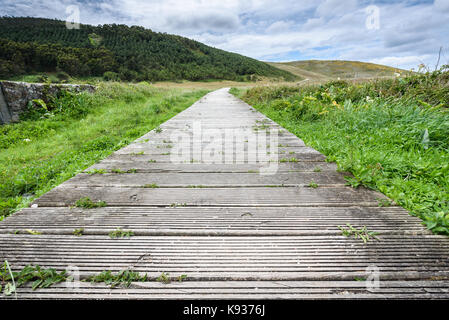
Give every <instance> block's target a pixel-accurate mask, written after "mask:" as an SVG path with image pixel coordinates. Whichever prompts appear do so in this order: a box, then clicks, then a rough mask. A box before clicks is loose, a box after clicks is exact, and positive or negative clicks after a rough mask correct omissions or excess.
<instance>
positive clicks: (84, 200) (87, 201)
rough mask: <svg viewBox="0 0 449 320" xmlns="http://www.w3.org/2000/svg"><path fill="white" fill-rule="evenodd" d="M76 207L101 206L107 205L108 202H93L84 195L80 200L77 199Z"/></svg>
mask: <svg viewBox="0 0 449 320" xmlns="http://www.w3.org/2000/svg"><path fill="white" fill-rule="evenodd" d="M75 207H77V208H84V209H92V208H101V207H106V202H104V201H97V202H93V201H92V200H91V199H90V198H89V197H84V198H81V199H79V200H76V202H75Z"/></svg>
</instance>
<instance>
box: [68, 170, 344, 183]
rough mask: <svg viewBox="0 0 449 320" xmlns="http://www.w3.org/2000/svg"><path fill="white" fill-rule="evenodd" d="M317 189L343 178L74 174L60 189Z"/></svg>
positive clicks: (324, 175)
mask: <svg viewBox="0 0 449 320" xmlns="http://www.w3.org/2000/svg"><path fill="white" fill-rule="evenodd" d="M311 182H315V183H317V184H319V185H333V186H344V185H345V183H346V181H345V179H344V178H343V174H341V173H338V172H295V173H293V172H291V173H278V174H276V175H261V174H258V173H163V174H162V173H125V172H124V173H106V174H78V175H77V176H75V177H74V178H72V179H70V180H68V181H66V182H65V183H63V184H62V185H61V186H64V187H74V186H78V187H144V186H146V185H151V184H156V185H157V186H159V187H178V186H180V187H189V186H190V187H194V186H201V187H258V186H261V187H270V186H298V185H302V186H308V185H309V184H310V183H311Z"/></svg>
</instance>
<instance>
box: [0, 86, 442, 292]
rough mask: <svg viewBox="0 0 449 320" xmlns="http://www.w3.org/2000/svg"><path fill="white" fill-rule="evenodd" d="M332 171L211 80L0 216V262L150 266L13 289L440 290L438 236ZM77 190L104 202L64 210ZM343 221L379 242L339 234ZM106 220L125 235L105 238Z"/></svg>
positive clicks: (97, 268) (82, 270)
mask: <svg viewBox="0 0 449 320" xmlns="http://www.w3.org/2000/svg"><path fill="white" fill-rule="evenodd" d="M268 133H269V134H268ZM255 137H256V138H255ZM95 170H96V171H95ZM94 172H97V173H96V174H94ZM105 172H106V173H105ZM343 177H344V174H343V173H339V172H337V171H336V165H335V164H333V163H328V162H325V157H324V156H323V155H322V154H320V153H319V152H317V151H316V150H314V149H312V148H310V147H307V146H305V145H304V142H303V141H302V140H300V139H299V138H297V137H296V136H295V135H293V134H291V133H289V132H287V131H286V130H285V129H282V128H281V127H280V126H279V125H278V124H276V123H274V122H273V121H271V120H269V119H267V118H266V117H265V116H264V115H262V114H261V113H259V112H257V111H256V110H254V109H253V108H252V107H250V106H249V105H247V104H245V103H244V102H242V101H241V100H239V99H237V98H236V97H234V96H232V95H231V94H229V93H228V90H227V89H220V90H217V91H214V92H212V93H209V94H208V95H206V96H205V97H203V98H202V99H200V100H199V101H197V102H196V103H195V104H193V105H192V106H191V107H190V108H188V109H186V110H185V111H183V112H181V113H180V114H178V115H177V116H175V117H173V118H172V119H170V120H169V121H167V122H165V123H164V124H162V125H161V126H160V129H157V130H153V131H151V132H149V133H148V134H146V135H144V136H143V137H141V138H139V139H137V140H136V141H135V142H133V143H132V144H130V145H129V146H127V147H125V148H123V149H121V150H118V151H117V152H115V153H114V154H112V155H111V156H110V157H108V158H106V159H104V160H102V161H101V162H99V163H97V164H95V165H94V166H92V167H91V168H88V169H87V170H85V172H84V173H81V174H78V175H77V176H75V177H74V178H72V179H70V180H68V181H66V182H65V183H63V184H61V185H60V186H58V187H56V188H54V189H53V190H51V191H50V192H48V193H47V194H45V195H43V196H42V197H40V198H39V199H37V200H36V201H35V202H34V205H33V207H31V208H26V209H23V210H22V211H20V212H18V213H15V214H14V215H12V216H11V217H9V218H7V219H6V220H5V221H3V222H0V261H3V260H5V259H7V260H8V262H9V263H10V265H12V266H13V268H14V269H16V270H18V269H20V268H22V267H23V266H25V265H27V264H34V265H40V266H41V267H53V268H56V269H58V270H66V269H68V270H72V272H73V270H75V275H76V276H77V275H79V276H80V278H81V279H83V278H86V277H88V276H89V275H93V274H98V273H100V272H101V271H103V270H112V271H120V270H126V269H129V270H133V271H138V272H141V273H147V274H148V275H149V276H151V280H150V281H147V282H136V283H132V285H131V286H130V287H129V288H125V287H123V286H119V287H116V288H110V287H109V286H107V285H106V284H104V283H98V284H91V283H88V282H75V283H69V284H68V285H67V284H66V283H60V284H57V285H54V286H52V287H50V288H46V289H37V290H35V291H33V290H31V287H30V286H25V287H22V288H19V289H18V292H17V294H18V298H22V299H26V298H33V299H49V298H74V299H96V298H98V299H107V298H114V299H120V298H123V299H130V298H135V299H137V298H142V299H239V298H245V299H251V298H255V299H286V298H287V299H288V298H290V299H319V298H337V299H366V298H368V299H373V298H374V299H375V298H380V299H385V298H389V299H391V298H397V299H407V298H433V299H438V298H446V299H447V298H449V280H448V279H449V239H448V238H447V237H444V236H436V235H432V234H431V233H429V232H428V231H427V230H425V228H424V227H423V226H422V225H421V223H420V220H419V219H418V218H415V217H412V216H410V215H409V214H408V213H407V212H406V211H405V210H404V209H402V208H400V207H397V206H389V207H380V206H379V202H380V199H384V201H383V202H385V201H386V198H385V197H384V196H383V195H382V194H380V193H377V192H374V191H371V190H367V189H364V188H358V189H353V188H351V187H349V186H345V180H344V178H343ZM83 197H89V198H90V199H91V200H93V201H105V202H106V204H107V205H106V207H103V208H94V209H80V208H73V207H71V206H73V204H74V203H75V202H76V201H77V200H79V199H80V198H83ZM36 205H37V206H36ZM347 223H349V224H351V225H352V226H355V227H357V228H361V227H362V226H366V227H367V229H368V230H369V231H375V232H379V235H378V238H379V240H375V239H372V240H371V241H368V242H367V243H366V244H365V243H364V242H363V241H362V240H361V239H355V238H353V237H345V236H343V235H342V232H341V230H340V229H339V228H338V227H339V226H345V225H346V224H347ZM79 228H84V234H83V235H82V236H75V235H73V232H74V230H75V229H79ZM117 228H121V229H122V230H131V231H132V232H133V233H134V236H132V237H129V238H121V239H111V238H110V237H109V236H108V234H109V233H110V232H111V231H113V230H116V229H117ZM26 229H32V230H36V231H39V232H41V233H42V234H41V235H31V234H27V232H25V231H24V230H26ZM17 230H21V231H22V232H19V233H18V234H14V233H15V232H16V231H17ZM162 273H164V274H165V275H167V274H168V277H169V278H170V279H171V280H172V281H171V282H170V283H167V284H166V283H161V282H158V281H155V280H154V279H155V278H156V277H158V276H160V275H161V274H162ZM182 275H185V276H183V277H182V279H183V281H178V277H180V276H182ZM184 278H185V279H184ZM3 298H4V297H3ZM10 298H14V295H13V296H11V297H10Z"/></svg>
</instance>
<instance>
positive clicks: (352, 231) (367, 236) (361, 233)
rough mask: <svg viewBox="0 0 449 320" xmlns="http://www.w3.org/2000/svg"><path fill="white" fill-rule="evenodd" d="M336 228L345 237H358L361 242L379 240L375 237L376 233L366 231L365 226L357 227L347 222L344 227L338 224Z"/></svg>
mask: <svg viewBox="0 0 449 320" xmlns="http://www.w3.org/2000/svg"><path fill="white" fill-rule="evenodd" d="M338 229H340V230H341V234H342V235H343V236H345V237H348V238H349V237H351V236H352V237H354V238H355V239H358V238H360V239H361V240H362V241H363V243H367V242H368V241H370V240H371V239H375V240H379V238H378V237H377V235H378V233H377V232H373V231H368V229H367V228H366V226H363V227H361V228H360V229H357V228H355V227H353V226H352V225H351V224H349V223H347V224H346V228H345V227H342V226H338Z"/></svg>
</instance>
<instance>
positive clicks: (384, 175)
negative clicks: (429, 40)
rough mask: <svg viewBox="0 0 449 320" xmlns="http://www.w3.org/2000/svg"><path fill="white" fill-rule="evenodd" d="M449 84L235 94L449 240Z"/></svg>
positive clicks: (446, 76) (419, 81) (443, 77)
mask: <svg viewBox="0 0 449 320" xmlns="http://www.w3.org/2000/svg"><path fill="white" fill-rule="evenodd" d="M448 83H449V72H448V71H447V69H443V70H442V71H439V72H436V73H432V74H424V75H413V76H408V77H405V78H400V79H397V80H394V81H391V80H383V81H381V80H378V81H375V82H369V83H364V84H360V85H351V84H347V83H344V82H342V81H339V82H332V83H328V84H325V85H322V86H317V87H309V88H303V89H301V92H299V90H298V88H295V89H291V88H285V87H271V88H254V89H250V90H248V91H246V92H245V91H242V90H238V89H233V90H232V92H233V93H234V94H236V95H238V96H241V97H242V98H243V99H244V100H245V101H246V102H247V103H249V104H251V105H253V107H255V108H256V109H257V110H259V111H260V112H262V113H264V114H265V115H267V116H268V117H269V118H271V119H272V120H274V121H276V122H278V123H279V124H280V125H282V126H283V127H284V128H286V129H287V130H289V131H290V132H292V133H294V134H295V135H297V136H298V137H300V138H301V139H303V140H304V141H305V143H306V144H307V145H309V146H312V147H313V148H315V149H317V150H318V151H320V152H322V153H323V154H325V155H326V156H327V159H328V160H329V161H335V162H336V163H337V164H338V167H339V170H340V171H348V172H351V173H352V174H353V175H354V178H347V182H348V184H349V185H352V186H353V187H357V186H359V185H363V186H366V187H368V188H371V189H374V190H378V191H380V192H382V193H384V194H385V195H387V196H388V197H389V198H390V199H392V200H394V202H395V203H396V204H398V205H400V206H402V207H404V208H406V209H407V210H408V211H409V212H410V213H411V214H412V215H415V216H418V217H420V218H421V219H422V220H423V222H424V224H425V225H426V226H427V227H428V228H429V229H431V230H432V231H434V232H435V233H440V234H446V235H448V234H449V112H448V107H449V105H447V103H448V102H447V101H449V85H448ZM444 101H446V104H445V103H444ZM280 161H281V162H282V161H288V159H281V160H280ZM379 205H380V206H385V205H386V203H384V201H382V200H380V201H379Z"/></svg>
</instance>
